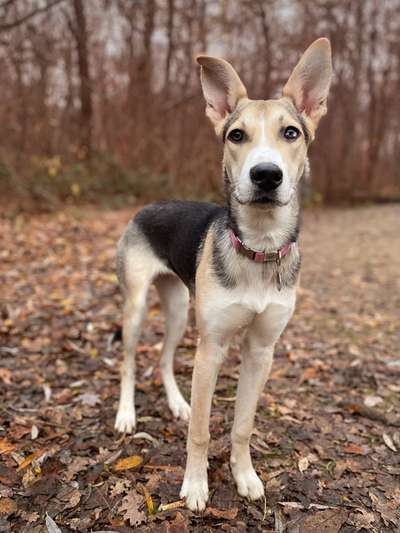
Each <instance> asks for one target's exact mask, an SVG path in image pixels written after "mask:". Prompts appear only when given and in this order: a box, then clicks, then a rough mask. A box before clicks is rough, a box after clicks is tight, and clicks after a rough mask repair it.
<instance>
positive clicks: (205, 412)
mask: <svg viewBox="0 0 400 533" xmlns="http://www.w3.org/2000/svg"><path fill="white" fill-rule="evenodd" d="M223 355H224V349H223V347H222V346H219V345H218V344H217V343H215V342H212V341H210V340H206V339H202V338H200V342H199V345H198V348H197V352H196V357H195V363H194V371H193V380H192V395H191V409H192V413H191V417H190V424H189V437H188V444H187V454H188V455H187V462H186V471H185V477H184V480H183V485H182V489H181V497H182V498H186V505H187V507H188V508H189V509H191V510H192V511H202V510H203V509H205V506H206V503H207V499H208V481H207V465H208V461H207V453H208V443H209V440H210V433H209V421H210V410H211V400H212V396H213V393H214V389H215V384H216V381H217V376H218V371H219V368H220V366H221V363H222V359H223Z"/></svg>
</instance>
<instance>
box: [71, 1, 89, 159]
mask: <svg viewBox="0 0 400 533" xmlns="http://www.w3.org/2000/svg"><path fill="white" fill-rule="evenodd" d="M74 13H75V22H76V25H75V30H74V32H73V33H74V37H75V42H76V51H77V55H78V70H79V81H80V91H79V92H80V101H81V128H82V129H81V136H80V139H81V146H82V149H83V150H85V151H86V154H87V157H89V158H90V156H91V154H92V148H93V146H92V135H93V98H92V80H91V78H90V68H89V50H88V31H87V22H86V14H85V9H84V6H83V1H82V0H74Z"/></svg>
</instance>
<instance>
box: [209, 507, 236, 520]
mask: <svg viewBox="0 0 400 533" xmlns="http://www.w3.org/2000/svg"><path fill="white" fill-rule="evenodd" d="M206 514H208V515H211V516H215V518H222V519H224V520H234V519H235V518H236V516H237V514H238V508H237V507H232V509H216V508H215V507H207V510H206Z"/></svg>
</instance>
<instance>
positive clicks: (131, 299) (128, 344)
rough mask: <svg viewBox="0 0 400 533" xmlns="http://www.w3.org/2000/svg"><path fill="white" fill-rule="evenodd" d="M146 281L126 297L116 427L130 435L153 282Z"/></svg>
mask: <svg viewBox="0 0 400 533" xmlns="http://www.w3.org/2000/svg"><path fill="white" fill-rule="evenodd" d="M146 281H147V280H146ZM146 281H145V280H140V281H139V280H138V283H137V284H135V285H134V286H132V285H131V286H130V287H129V288H127V290H126V294H125V303H124V311H123V327H122V339H123V345H124V360H123V363H122V366H121V391H120V399H119V407H118V413H117V418H116V421H115V428H116V429H117V430H118V431H121V432H126V433H131V432H132V431H133V430H134V428H135V426H136V413H135V400H134V398H135V370H136V364H135V352H136V346H137V343H138V340H139V336H140V327H141V324H142V321H143V317H144V315H145V311H146V296H147V291H148V287H149V282H148V281H147V282H146Z"/></svg>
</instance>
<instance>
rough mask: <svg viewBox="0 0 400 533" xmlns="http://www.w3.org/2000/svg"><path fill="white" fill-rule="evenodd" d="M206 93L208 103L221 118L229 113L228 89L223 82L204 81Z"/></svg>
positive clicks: (208, 79)
mask: <svg viewBox="0 0 400 533" xmlns="http://www.w3.org/2000/svg"><path fill="white" fill-rule="evenodd" d="M203 88H204V92H205V94H206V95H207V103H208V105H209V106H210V107H212V108H213V109H214V110H215V111H216V112H217V113H218V114H220V115H221V117H223V116H225V114H226V113H228V112H229V104H228V89H227V87H225V86H224V85H223V84H222V83H221V82H219V81H217V80H216V79H212V78H208V77H207V78H206V77H204V79H203Z"/></svg>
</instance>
